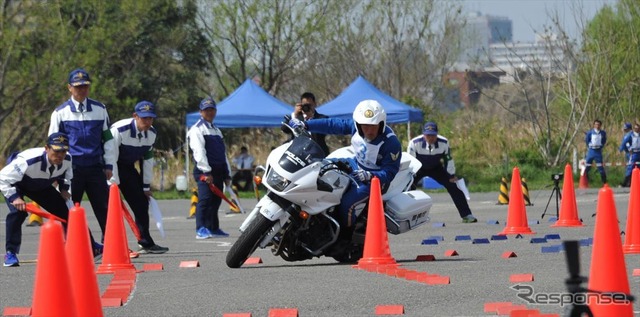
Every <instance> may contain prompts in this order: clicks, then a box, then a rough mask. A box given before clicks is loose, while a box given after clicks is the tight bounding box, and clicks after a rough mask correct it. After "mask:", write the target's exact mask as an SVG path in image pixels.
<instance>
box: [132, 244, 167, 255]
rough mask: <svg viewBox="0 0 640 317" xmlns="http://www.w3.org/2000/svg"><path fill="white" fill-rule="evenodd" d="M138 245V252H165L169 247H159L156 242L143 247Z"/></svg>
mask: <svg viewBox="0 0 640 317" xmlns="http://www.w3.org/2000/svg"><path fill="white" fill-rule="evenodd" d="M138 246H139V247H140V249H138V253H140V254H148V253H151V254H162V253H165V252H167V251H169V248H165V247H161V246H159V245H157V244H154V245H152V246H150V247H143V246H141V245H138Z"/></svg>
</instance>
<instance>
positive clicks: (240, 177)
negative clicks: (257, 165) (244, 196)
mask: <svg viewBox="0 0 640 317" xmlns="http://www.w3.org/2000/svg"><path fill="white" fill-rule="evenodd" d="M240 182H244V186H240ZM231 184H232V185H233V186H236V188H238V190H240V191H243V192H246V191H251V190H252V189H253V186H251V185H252V184H253V173H251V171H250V170H239V171H237V172H236V173H235V174H234V175H233V177H232V178H231Z"/></svg>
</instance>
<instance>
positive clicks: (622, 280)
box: [588, 184, 633, 316]
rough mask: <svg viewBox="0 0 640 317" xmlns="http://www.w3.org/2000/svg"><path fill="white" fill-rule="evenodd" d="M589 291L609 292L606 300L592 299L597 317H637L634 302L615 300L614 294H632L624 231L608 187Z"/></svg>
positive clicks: (601, 197) (603, 196)
mask: <svg viewBox="0 0 640 317" xmlns="http://www.w3.org/2000/svg"><path fill="white" fill-rule="evenodd" d="M588 289H589V290H590V291H593V292H594V293H596V295H597V293H609V295H608V296H607V297H606V298H603V300H591V301H590V304H589V308H591V311H592V312H593V315H594V316H633V307H632V306H631V302H630V301H629V302H628V303H620V302H619V301H612V300H611V299H612V298H614V297H611V296H610V295H611V294H616V295H618V294H629V279H628V277H627V268H626V265H625V262H624V254H623V253H622V244H621V243H620V228H618V216H617V214H616V204H615V201H614V200H613V191H612V190H611V188H610V187H609V185H607V184H604V186H603V187H602V189H600V192H599V194H598V206H597V207H596V222H595V228H594V233H593V249H592V252H591V271H590V272H589V286H588Z"/></svg>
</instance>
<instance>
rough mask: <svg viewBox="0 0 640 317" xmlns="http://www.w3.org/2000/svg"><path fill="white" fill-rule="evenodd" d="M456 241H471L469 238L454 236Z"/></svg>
mask: <svg viewBox="0 0 640 317" xmlns="http://www.w3.org/2000/svg"><path fill="white" fill-rule="evenodd" d="M455 240H456V241H464V240H471V236H456V238H455Z"/></svg>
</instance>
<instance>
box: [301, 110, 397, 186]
mask: <svg viewBox="0 0 640 317" xmlns="http://www.w3.org/2000/svg"><path fill="white" fill-rule="evenodd" d="M305 123H306V126H307V128H308V130H309V131H310V132H314V133H323V134H343V135H348V134H351V135H352V136H351V146H352V147H353V150H354V152H355V153H356V157H355V159H356V161H357V162H358V167H359V168H361V169H364V170H366V171H369V172H370V173H371V174H372V175H374V176H376V177H378V178H379V179H380V185H381V186H382V188H387V187H388V186H389V184H390V183H391V181H392V180H393V178H394V177H395V176H396V174H397V173H398V170H400V158H401V156H402V147H401V145H400V141H399V140H398V137H397V136H396V135H395V133H394V132H393V130H391V128H390V127H388V126H385V127H384V131H383V132H382V133H381V134H380V135H378V136H377V137H376V138H375V139H373V140H371V141H370V142H367V141H366V140H364V138H362V136H361V135H360V134H359V133H358V131H357V129H356V126H355V123H354V121H353V120H352V119H337V118H326V119H314V120H309V121H306V122H305Z"/></svg>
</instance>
